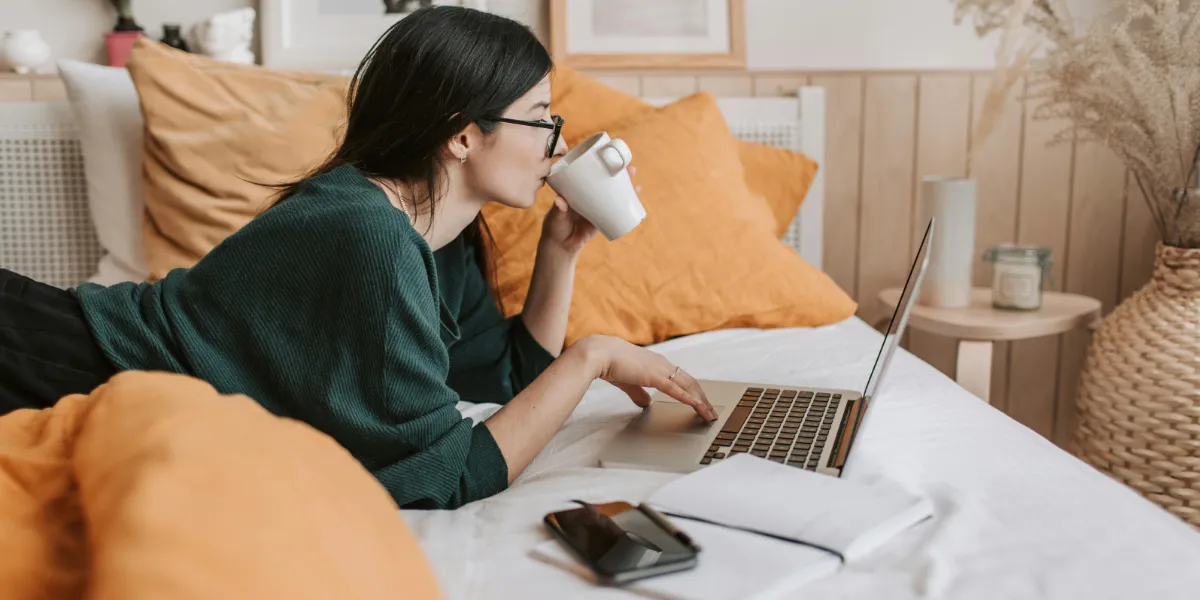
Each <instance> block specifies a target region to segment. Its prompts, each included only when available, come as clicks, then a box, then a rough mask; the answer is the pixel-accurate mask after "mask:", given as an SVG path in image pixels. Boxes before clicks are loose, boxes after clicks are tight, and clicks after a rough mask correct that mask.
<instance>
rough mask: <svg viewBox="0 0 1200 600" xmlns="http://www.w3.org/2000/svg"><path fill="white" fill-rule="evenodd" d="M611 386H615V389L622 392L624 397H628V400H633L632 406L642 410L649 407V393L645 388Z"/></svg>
mask: <svg viewBox="0 0 1200 600" xmlns="http://www.w3.org/2000/svg"><path fill="white" fill-rule="evenodd" d="M613 385H615V386H617V389H619V390H621V391H622V392H625V395H627V396H629V399H630V400H633V403H634V404H636V405H638V406H640V407H642V408H646V407H647V406H650V392H647V391H646V388H643V387H642V386H640V385H630V384H628V383H614V384H613Z"/></svg>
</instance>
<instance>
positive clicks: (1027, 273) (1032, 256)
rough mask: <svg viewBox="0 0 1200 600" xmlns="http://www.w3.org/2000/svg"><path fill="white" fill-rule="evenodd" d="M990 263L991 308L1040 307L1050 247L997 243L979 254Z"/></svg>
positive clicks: (1048, 268)
mask: <svg viewBox="0 0 1200 600" xmlns="http://www.w3.org/2000/svg"><path fill="white" fill-rule="evenodd" d="M983 260H984V262H989V263H992V264H993V269H992V273H993V275H992V306H995V307H996V308H1004V309H1010V310H1037V309H1039V308H1041V307H1042V289H1043V286H1044V282H1045V280H1046V277H1047V276H1048V275H1049V274H1050V248H1047V247H1045V246H1022V245H1016V244H1001V245H999V246H996V247H994V248H991V249H989V250H988V251H987V252H985V253H984V255H983Z"/></svg>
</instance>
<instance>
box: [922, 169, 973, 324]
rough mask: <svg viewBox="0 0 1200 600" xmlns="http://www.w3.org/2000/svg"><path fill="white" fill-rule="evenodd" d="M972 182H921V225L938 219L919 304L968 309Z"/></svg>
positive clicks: (956, 179) (933, 179)
mask: <svg viewBox="0 0 1200 600" xmlns="http://www.w3.org/2000/svg"><path fill="white" fill-rule="evenodd" d="M977 193H978V186H977V185H976V181H975V180H974V179H964V178H960V177H926V178H924V180H923V181H922V182H921V208H922V212H923V219H922V222H925V221H928V220H929V218H930V217H934V218H936V219H937V226H935V227H934V228H933V239H932V240H931V244H930V248H929V269H928V270H927V271H926V272H925V282H924V284H922V286H921V296H920V298H919V300H918V301H919V302H920V303H921V304H924V305H926V306H934V307H938V308H964V307H967V306H970V305H971V269H972V266H973V265H974V263H975V204H976V195H977Z"/></svg>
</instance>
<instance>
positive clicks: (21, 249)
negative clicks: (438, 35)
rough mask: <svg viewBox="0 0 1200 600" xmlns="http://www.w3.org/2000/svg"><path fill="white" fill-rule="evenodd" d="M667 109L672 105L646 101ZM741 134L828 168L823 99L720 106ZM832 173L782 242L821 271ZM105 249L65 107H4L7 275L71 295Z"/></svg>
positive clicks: (0, 221)
mask: <svg viewBox="0 0 1200 600" xmlns="http://www.w3.org/2000/svg"><path fill="white" fill-rule="evenodd" d="M646 100H647V101H648V102H651V103H654V104H664V103H667V102H669V101H670V100H671V99H669V98H647V99H646ZM718 102H719V104H720V106H721V111H722V113H723V114H724V115H725V120H726V121H727V122H728V123H729V125H730V129H731V130H732V131H733V133H734V135H736V136H737V137H739V138H741V139H745V140H749V141H755V142H761V143H765V144H770V145H773V146H778V147H782V148H789V149H793V150H798V151H801V152H804V153H805V154H807V155H808V156H809V157H810V158H812V159H813V160H815V161H817V163H818V164H821V165H823V164H824V159H825V95H824V90H823V89H822V88H816V87H805V88H801V90H800V93H799V94H798V96H797V97H795V98H720V99H718ZM823 171H824V169H822V172H819V173H818V175H817V179H816V181H815V182H814V183H813V186H812V188H811V189H810V191H809V194H808V197H807V198H806V199H805V201H804V204H803V205H802V206H801V208H800V212H799V214H798V215H797V218H796V220H795V221H794V222H793V223H792V226H791V228H790V230H789V231H788V234H787V236H785V238H784V241H785V242H787V243H788V244H789V245H790V246H792V247H793V248H795V249H796V251H797V252H799V253H800V255H801V256H803V257H804V259H805V260H806V261H808V262H809V263H810V264H812V265H813V266H816V267H817V268H820V267H821V264H822V254H821V248H822V245H823V240H822V235H821V231H822V219H823V211H824V202H825V194H824V174H823ZM101 253H102V250H101V248H100V245H99V243H98V241H97V238H96V233H95V230H94V229H93V227H92V221H91V214H90V213H89V207H88V202H87V186H86V182H85V177H84V171H83V157H82V155H81V153H80V148H79V142H78V140H77V136H76V128H75V122H74V116H73V114H72V112H71V109H70V106H69V105H68V104H67V103H66V102H4V103H0V267H3V268H6V269H11V270H14V271H17V272H19V273H22V274H25V275H28V276H30V277H33V278H35V279H37V280H39V281H44V282H46V283H49V284H51V285H56V286H60V287H70V286H74V285H77V284H78V283H80V282H82V281H85V280H86V279H87V278H89V277H91V276H92V275H93V274H94V273H95V271H96V265H97V263H98V262H99V260H100V257H101Z"/></svg>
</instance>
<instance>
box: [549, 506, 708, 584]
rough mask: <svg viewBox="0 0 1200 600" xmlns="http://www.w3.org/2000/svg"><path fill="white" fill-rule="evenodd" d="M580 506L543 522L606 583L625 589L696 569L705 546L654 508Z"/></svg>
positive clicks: (550, 515) (557, 513) (554, 515)
mask: <svg viewBox="0 0 1200 600" xmlns="http://www.w3.org/2000/svg"><path fill="white" fill-rule="evenodd" d="M576 502H579V504H581V506H580V507H579V508H572V509H568V510H562V511H558V512H552V513H550V514H548V515H546V518H545V519H544V520H545V522H546V526H547V527H549V528H550V530H551V531H553V532H554V533H555V535H557V536H558V537H559V538H560V539H561V540H562V541H563V542H565V543H566V545H567V546H568V547H569V548H570V549H571V550H572V552H573V553H574V554H575V556H577V557H578V558H579V559H580V560H581V561H583V563H584V564H586V565H587V566H588V568H590V569H591V570H592V572H593V573H595V574H596V577H597V579H599V580H600V582H601V583H604V584H609V585H613V584H615V585H620V584H623V583H628V582H630V581H636V580H638V579H644V578H646V577H652V576H654V575H663V574H665V573H674V572H677V571H685V570H688V569H691V568H693V567H695V566H696V564H697V562H698V557H699V555H700V547H699V546H697V545H696V544H695V543H694V542H692V540H691V538H689V537H688V536H687V534H685V533H683V532H682V531H680V530H679V529H678V528H676V527H675V526H674V525H672V524H671V522H670V521H668V520H667V518H666V517H665V516H663V515H662V514H661V513H659V512H658V511H656V510H654V509H653V508H651V507H649V506H646V505H644V504H643V505H640V506H633V505H632V504H629V503H628V502H609V503H605V504H588V503H585V502H580V501H576Z"/></svg>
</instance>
